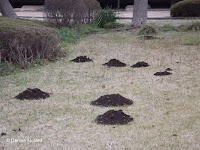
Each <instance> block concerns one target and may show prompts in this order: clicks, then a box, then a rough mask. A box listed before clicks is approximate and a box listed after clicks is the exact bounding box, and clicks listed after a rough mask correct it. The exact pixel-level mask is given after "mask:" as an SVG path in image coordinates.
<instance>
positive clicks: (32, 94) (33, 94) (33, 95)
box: [16, 88, 49, 100]
mask: <svg viewBox="0 0 200 150" xmlns="http://www.w3.org/2000/svg"><path fill="white" fill-rule="evenodd" d="M47 97H49V94H48V93H45V92H43V91H41V90H40V89H38V88H35V89H30V88H28V89H27V90H25V91H24V92H22V93H19V95H17V96H16V98H17V99H20V100H25V99H27V100H34V99H45V98H47Z"/></svg>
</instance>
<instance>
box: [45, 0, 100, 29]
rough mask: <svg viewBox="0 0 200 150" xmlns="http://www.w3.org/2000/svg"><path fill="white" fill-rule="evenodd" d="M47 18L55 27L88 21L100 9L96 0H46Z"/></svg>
mask: <svg viewBox="0 0 200 150" xmlns="http://www.w3.org/2000/svg"><path fill="white" fill-rule="evenodd" d="M45 6H46V9H45V14H46V16H47V19H48V20H49V21H50V22H52V23H54V24H55V25H56V26H57V27H61V26H74V25H79V24H85V23H90V22H91V21H92V20H93V19H94V16H95V15H96V13H97V12H98V11H99V10H100V9H101V6H100V4H99V2H97V1H96V0H46V2H45Z"/></svg>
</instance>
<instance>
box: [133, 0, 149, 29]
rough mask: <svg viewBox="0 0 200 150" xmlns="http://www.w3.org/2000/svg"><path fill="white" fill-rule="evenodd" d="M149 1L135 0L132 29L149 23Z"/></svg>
mask: <svg viewBox="0 0 200 150" xmlns="http://www.w3.org/2000/svg"><path fill="white" fill-rule="evenodd" d="M147 8H148V0H134V6H133V20H132V27H135V28H138V27H141V26H142V25H143V24H145V23H146V22H147Z"/></svg>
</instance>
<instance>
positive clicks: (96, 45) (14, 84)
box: [0, 21, 200, 150]
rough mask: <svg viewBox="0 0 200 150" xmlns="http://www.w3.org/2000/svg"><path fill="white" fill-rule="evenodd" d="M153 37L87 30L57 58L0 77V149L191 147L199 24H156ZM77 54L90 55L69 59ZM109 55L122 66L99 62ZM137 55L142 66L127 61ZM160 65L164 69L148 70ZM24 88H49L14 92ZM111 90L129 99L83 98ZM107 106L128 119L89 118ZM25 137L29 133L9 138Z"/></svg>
mask: <svg viewBox="0 0 200 150" xmlns="http://www.w3.org/2000/svg"><path fill="white" fill-rule="evenodd" d="M160 22H162V21H160ZM156 37H157V39H155V40H141V39H140V38H138V35H137V31H135V30H134V31H121V32H108V33H99V34H98V33H97V34H93V35H90V36H87V37H84V38H82V39H80V41H78V42H77V43H76V44H72V45H70V46H69V47H67V48H64V49H65V51H66V52H67V53H68V55H67V57H66V58H64V59H63V60H60V61H57V62H55V63H50V64H48V65H45V66H39V67H35V68H32V69H29V70H25V71H22V72H20V73H16V74H12V75H9V76H5V77H0V109H1V112H0V118H1V119H0V132H6V136H1V137H0V146H1V147H0V149H5V150H23V149H24V150H27V149H30V150H36V149H38V150H49V149H54V150H58V149H66V150H103V149H106V150H113V149H115V150H149V149H154V150H169V149H170V150H171V149H172V150H180V149H181V150H198V149H199V148H200V144H199V139H200V110H199V108H200V99H199V97H200V92H199V91H200V77H199V74H200V67H199V66H200V47H199V44H198V43H199V41H198V39H200V35H199V32H175V31H169V32H159V34H158V35H156ZM80 55H83V56H84V55H86V56H88V57H89V58H91V59H93V62H88V63H74V62H71V61H70V60H71V59H74V58H75V57H77V56H80ZM113 58H116V59H118V60H120V61H122V62H124V63H126V64H127V66H126V67H122V68H108V67H106V66H102V64H104V63H106V62H108V61H109V60H110V59H113ZM138 61H145V62H147V63H148V64H149V65H150V66H149V67H146V68H137V69H136V68H135V69H134V68H131V67H130V66H131V65H133V64H135V63H136V62H138ZM166 68H171V69H172V71H171V72H172V75H169V76H164V77H159V76H154V73H155V72H158V71H164V70H165V69H166ZM27 88H40V89H41V90H43V91H45V92H48V93H52V94H51V96H50V98H48V99H45V100H35V101H27V100H26V101H22V100H17V99H15V98H14V97H15V96H16V95H17V94H18V93H20V92H22V91H24V90H26V89H27ZM117 93H119V94H121V95H122V96H124V97H126V98H129V99H131V100H133V102H134V103H133V105H131V106H126V107H119V108H104V107H98V106H91V105H90V102H91V101H93V100H96V99H98V98H99V97H100V96H102V95H106V94H117ZM110 109H115V110H118V109H122V110H123V112H125V113H126V114H128V115H130V116H131V117H133V119H134V120H133V122H130V123H129V124H128V125H122V126H119V125H107V126H104V125H98V124H97V123H96V122H95V121H94V120H95V118H96V117H97V116H98V115H101V114H103V113H105V112H106V111H108V110H110ZM19 128H20V130H19ZM27 139H35V140H37V141H36V142H28V141H25V142H19V141H18V142H12V140H27Z"/></svg>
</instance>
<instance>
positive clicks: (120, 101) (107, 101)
mask: <svg viewBox="0 0 200 150" xmlns="http://www.w3.org/2000/svg"><path fill="white" fill-rule="evenodd" d="M131 104H133V101H132V100H129V99H127V98H125V97H123V96H121V95H119V94H111V95H104V96H101V97H100V98H98V99H97V100H95V101H92V102H91V105H96V106H105V107H110V106H126V105H131Z"/></svg>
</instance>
